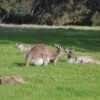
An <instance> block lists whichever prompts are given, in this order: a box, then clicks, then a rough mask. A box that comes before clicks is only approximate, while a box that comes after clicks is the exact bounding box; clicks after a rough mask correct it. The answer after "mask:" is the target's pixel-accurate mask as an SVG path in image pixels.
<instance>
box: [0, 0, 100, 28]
mask: <svg viewBox="0 0 100 100" xmlns="http://www.w3.org/2000/svg"><path fill="white" fill-rule="evenodd" d="M0 9H3V10H1V12H0V13H1V14H0V17H1V18H2V17H3V16H4V13H5V12H8V14H7V16H9V18H8V17H7V16H6V17H5V20H3V21H4V22H6V23H7V22H9V23H17V24H23V23H33V24H40V25H43V24H46V25H61V26H63V25H95V24H94V22H95V19H94V16H97V15H95V14H96V12H98V16H99V14H100V0H2V1H0ZM27 16H28V20H27V22H26V21H25V19H27ZM16 17H18V18H17V20H16V19H15V18H16ZM11 19H12V20H11ZM96 25H99V23H97V22H96Z"/></svg>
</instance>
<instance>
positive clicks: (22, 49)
mask: <svg viewBox="0 0 100 100" xmlns="http://www.w3.org/2000/svg"><path fill="white" fill-rule="evenodd" d="M15 47H16V48H18V49H19V50H20V51H25V50H30V49H31V46H30V45H29V44H20V45H18V44H16V45H15Z"/></svg>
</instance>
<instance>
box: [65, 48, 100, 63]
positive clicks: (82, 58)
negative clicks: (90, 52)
mask: <svg viewBox="0 0 100 100" xmlns="http://www.w3.org/2000/svg"><path fill="white" fill-rule="evenodd" d="M66 51H67V52H68V62H69V63H73V62H74V63H83V64H86V63H96V64H100V62H99V60H98V59H97V58H95V57H93V56H79V57H76V58H75V57H74V55H73V52H74V49H72V50H69V49H67V48H66Z"/></svg>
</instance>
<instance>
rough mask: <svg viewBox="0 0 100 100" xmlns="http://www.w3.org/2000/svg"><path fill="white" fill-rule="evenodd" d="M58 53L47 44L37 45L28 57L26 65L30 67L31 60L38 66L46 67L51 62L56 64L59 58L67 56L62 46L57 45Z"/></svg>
mask: <svg viewBox="0 0 100 100" xmlns="http://www.w3.org/2000/svg"><path fill="white" fill-rule="evenodd" d="M55 46H56V47H57V51H53V50H52V49H51V48H50V47H49V46H47V45H45V44H37V45H35V46H34V47H33V48H32V49H31V50H30V51H29V52H28V54H27V55H26V61H25V65H26V66H28V65H29V61H30V58H32V61H33V63H34V65H36V66H42V65H44V66H46V65H47V64H48V63H49V62H50V61H53V63H54V64H56V61H57V59H58V57H59V56H60V55H61V54H65V53H66V51H65V50H64V49H63V48H62V47H61V46H60V45H56V44H55Z"/></svg>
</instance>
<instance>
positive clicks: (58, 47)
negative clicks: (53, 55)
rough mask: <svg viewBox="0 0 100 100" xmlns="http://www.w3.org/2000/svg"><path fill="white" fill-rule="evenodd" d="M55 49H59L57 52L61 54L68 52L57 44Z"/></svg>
mask: <svg viewBox="0 0 100 100" xmlns="http://www.w3.org/2000/svg"><path fill="white" fill-rule="evenodd" d="M55 47H56V48H57V49H58V50H57V51H60V52H61V54H65V53H66V50H65V49H64V48H62V47H61V46H60V45H57V44H55Z"/></svg>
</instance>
